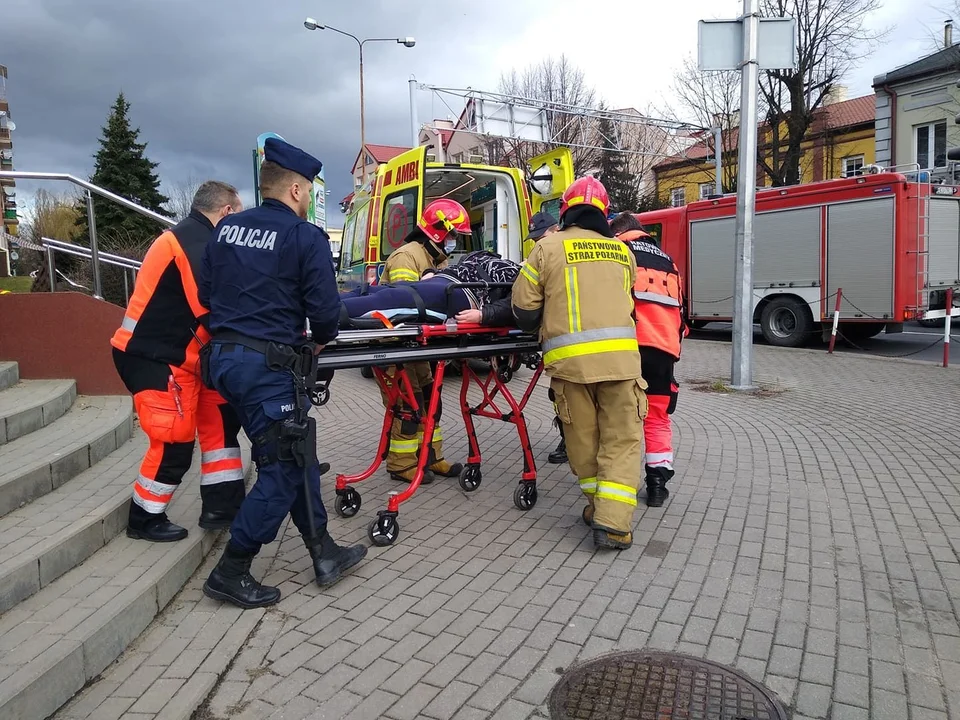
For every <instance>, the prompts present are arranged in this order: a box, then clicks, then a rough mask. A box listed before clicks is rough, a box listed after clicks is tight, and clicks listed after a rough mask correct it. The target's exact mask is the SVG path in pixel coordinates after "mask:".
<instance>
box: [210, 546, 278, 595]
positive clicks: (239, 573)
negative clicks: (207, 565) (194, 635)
mask: <svg viewBox="0 0 960 720" xmlns="http://www.w3.org/2000/svg"><path fill="white" fill-rule="evenodd" d="M253 557H254V554H253V553H248V552H246V551H244V550H240V549H239V548H236V547H234V546H233V544H232V543H227V547H226V549H225V550H224V551H223V557H221V558H220V562H218V563H217V566H216V567H215V568H214V569H213V572H211V573H210V577H208V578H207V581H206V582H205V583H204V584H203V594H204V595H206V596H207V597H210V598H213V599H214V600H225V601H227V602H230V603H233V604H234V605H237V606H239V607H242V608H245V609H249V608H258V607H266V606H267V605H273V604H274V603H276V602H278V601H279V600H280V590H278V589H277V588H275V587H268V586H266V585H261V584H260V583H258V582H257V581H256V580H254V578H253V575H251V574H250V565H251V564H252V563H253Z"/></svg>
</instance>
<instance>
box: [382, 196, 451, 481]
mask: <svg viewBox="0 0 960 720" xmlns="http://www.w3.org/2000/svg"><path fill="white" fill-rule="evenodd" d="M468 234H470V217H469V216H468V215H467V211H466V209H465V208H464V207H463V205H461V204H460V203H458V202H456V201H455V200H450V199H449V198H440V199H437V200H433V201H432V202H430V203H428V204H427V206H426V207H425V208H424V209H423V213H422V214H421V216H420V219H419V220H418V221H417V227H415V228H414V229H413V230H412V231H411V232H410V234H409V235H407V237H406V238H405V239H404V244H403V245H401V246H400V247H399V248H397V249H396V250H394V251H393V252H392V253H391V254H390V256H389V257H388V258H387V262H386V265H385V266H384V269H383V277H382V278H381V282H382V283H383V284H384V285H390V284H394V283H401V282H411V283H412V282H417V281H418V280H420V278H421V277H422V276H423V274H424V273H425V272H426V271H428V270H435V269H437V268H438V267H440V266H441V265H443V263H444V262H445V261H446V260H447V257H448V256H449V255H450V253H452V252H453V251H454V249H455V248H456V247H457V240H458V237H459V236H460V235H468ZM405 367H406V370H407V376H408V377H409V378H410V384H411V385H412V389H413V392H414V393H415V394H416V396H417V404H418V405H419V406H420V408H421V410H426V407H427V403H428V402H429V399H430V396H431V395H432V394H433V374H432V372H431V370H430V363H429V362H414V363H407V364H406V366H405ZM395 372H396V367H395V366H390V367H389V368H387V369H386V374H387V379H388V382H389V381H390V380H391V379H392V378H393V376H394V374H395ZM383 401H384V403H386V401H387V396H386V394H385V393H383ZM441 413H442V406H441V405H440V404H438V405H437V417H436V420H437V422H436V426H435V428H434V431H433V437H432V438H430V443H429V447H430V451H429V452H430V457H429V463H428V467H427V468H426V469H425V470H424V473H423V480H422V481H421V482H422V483H423V484H425V485H426V484H428V483H431V482H433V480H434V476H435V475H442V476H443V477H457V476H458V475H459V474H460V472H461V471H462V470H463V465H461V464H460V463H453V464H450V463H449V462H447V460H446V458H444V456H443V432H442V431H441V430H440V415H441ZM422 435H423V422H420V423H419V424H417V423H415V422H413V421H410V420H403V419H401V418H399V417H395V418H394V420H393V426H392V427H391V428H390V449H389V452H388V454H387V472H388V473H390V477H392V478H393V479H394V480H401V481H403V482H411V481H412V480H413V477H414V475H416V472H417V448H418V447H419V445H420V438H421V437H422Z"/></svg>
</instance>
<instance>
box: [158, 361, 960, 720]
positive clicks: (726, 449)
mask: <svg viewBox="0 0 960 720" xmlns="http://www.w3.org/2000/svg"><path fill="white" fill-rule="evenodd" d="M729 353H730V349H729V346H728V345H725V344H719V343H712V342H691V343H689V344H688V345H686V346H685V350H684V358H683V361H682V363H681V364H680V365H679V366H678V377H679V378H680V380H681V382H682V384H683V386H682V390H681V397H680V403H679V408H678V411H677V414H676V415H675V416H674V418H675V421H676V431H677V438H676V441H677V442H676V444H677V448H678V459H677V466H678V475H677V478H676V479H675V480H674V481H673V482H672V483H671V491H672V493H671V497H670V500H669V502H668V503H667V505H666V506H665V507H664V508H661V509H647V508H645V507H644V506H643V503H641V505H640V508H638V512H637V516H636V522H637V529H636V533H635V543H634V546H633V548H631V549H630V550H627V551H623V552H619V553H616V552H596V553H595V552H594V549H593V545H592V541H591V538H590V534H589V531H588V529H587V528H586V527H585V526H584V525H583V524H582V523H581V522H580V510H581V507H582V505H583V501H582V500H581V496H580V494H579V491H578V489H577V488H576V484H575V482H574V480H573V478H572V476H571V475H570V474H569V472H568V470H567V468H566V466H563V467H555V466H550V465H547V464H546V463H545V458H546V454H547V453H548V452H549V450H550V449H552V447H553V446H554V444H555V442H556V439H557V438H556V436H555V434H554V431H553V430H552V428H551V426H550V421H551V418H552V413H551V409H550V406H549V403H548V402H547V399H546V391H545V390H543V391H542V392H539V391H538V392H537V393H536V395H535V397H534V398H533V399H532V400H531V404H530V407H529V409H528V412H527V416H528V419H529V423H530V432H531V437H532V439H533V443H534V448H535V453H536V456H537V458H538V462H540V463H542V465H541V468H540V472H541V475H540V482H539V488H540V497H539V502H538V503H537V505H536V507H535V508H534V509H532V510H530V511H529V512H526V513H523V512H521V511H519V510H517V509H515V508H514V507H513V504H512V499H511V496H512V492H513V489H514V487H515V484H516V482H517V480H518V478H519V472H520V467H521V460H520V454H519V451H518V443H517V439H516V434H515V431H514V429H513V427H512V426H509V425H504V424H500V423H492V422H489V421H483V420H480V421H478V429H479V436H480V443H481V448H482V449H484V450H486V451H487V452H488V455H487V456H486V459H485V462H484V465H483V478H484V479H483V484H482V486H481V487H480V489H479V490H478V491H476V492H474V493H472V494H469V495H468V494H466V493H463V492H462V491H461V490H460V489H459V487H458V486H457V483H456V481H453V480H438V482H437V483H435V484H434V485H430V486H425V487H423V488H422V489H421V490H420V491H419V492H418V493H417V494H416V495H415V496H414V498H413V499H411V500H410V501H409V502H408V503H405V504H404V505H403V506H402V507H401V512H400V523H401V526H402V531H401V536H400V538H399V540H398V541H397V543H396V544H395V545H394V546H392V547H389V548H383V549H380V548H373V549H371V552H370V555H369V556H368V559H367V560H366V561H365V562H364V563H363V564H362V565H361V566H359V567H358V568H357V569H356V571H355V572H353V573H352V574H351V575H350V576H348V577H347V578H345V579H344V580H343V581H341V582H340V583H338V584H337V585H335V586H333V587H332V588H330V589H328V590H326V591H323V592H321V591H320V589H319V588H318V587H317V586H316V585H315V584H313V582H312V574H311V570H310V566H309V559H308V557H307V554H306V551H305V549H304V547H303V545H302V543H301V541H300V539H299V537H298V536H297V533H296V530H295V529H294V528H293V526H292V525H289V526H287V527H286V529H285V530H284V534H283V536H282V538H283V539H282V542H281V545H280V546H279V551H278V552H277V553H276V556H275V558H274V559H273V560H272V561H270V562H263V563H261V567H266V566H269V571H268V572H267V576H266V581H267V582H271V583H275V584H279V585H280V587H281V588H282V590H283V593H284V599H283V600H282V601H281V603H280V604H279V605H278V606H276V607H274V608H271V609H269V610H267V611H266V612H265V613H264V614H263V615H262V618H260V619H259V622H258V624H257V626H256V627H255V629H254V630H253V631H252V632H251V634H250V636H249V638H248V639H247V641H246V643H245V645H244V646H243V648H242V649H241V650H240V652H239V653H238V654H237V656H236V658H235V659H234V661H233V662H232V664H231V665H230V666H229V668H228V670H227V671H226V672H225V673H224V674H223V676H222V677H221V679H220V681H219V684H218V685H217V686H216V688H215V690H214V691H213V692H212V694H211V695H210V697H209V698H208V702H207V703H206V705H205V706H204V707H202V708H201V709H200V711H198V713H197V714H196V716H195V717H197V718H204V719H206V720H209V719H211V718H223V719H230V720H239V719H243V720H246V719H248V718H250V719H253V718H258V719H259V718H284V719H285V720H297V719H298V718H307V717H310V718H343V717H346V718H350V719H351V720H358V719H360V718H371V719H372V718H381V717H386V718H393V719H394V720H405V719H407V718H419V717H425V718H435V719H438V720H447V719H450V718H455V720H466V719H468V718H487V717H494V718H497V719H498V720H499V719H500V718H503V719H504V720H520V719H522V718H528V717H538V718H540V717H547V711H546V698H547V695H548V693H549V691H550V689H551V688H552V687H553V685H554V684H555V683H556V682H557V680H558V678H559V675H558V672H562V671H563V670H564V669H566V668H567V667H569V666H570V665H571V664H572V663H574V662H576V661H578V660H581V661H582V660H585V659H588V658H592V657H594V656H596V655H598V654H600V653H603V652H606V651H609V650H614V649H640V648H657V649H666V650H677V651H681V652H686V653H690V654H693V655H697V656H702V657H707V658H709V659H712V660H716V661H718V662H721V663H726V664H730V665H734V666H736V667H738V668H740V669H742V670H743V671H745V672H746V673H748V674H749V675H750V676H751V677H753V678H754V679H756V680H758V681H761V682H763V683H765V684H766V685H767V686H768V687H770V688H771V689H772V690H773V691H775V692H776V693H777V694H778V695H779V696H780V698H781V699H782V700H783V701H784V703H785V704H786V705H788V706H789V708H790V709H791V712H792V713H793V718H794V719H795V720H802V719H803V718H832V719H833V720H857V719H861V718H871V719H873V720H884V719H887V718H889V719H890V720H935V719H941V718H951V719H956V718H960V620H958V618H960V615H958V610H960V607H958V603H960V562H958V555H957V547H958V544H960V516H958V511H960V493H958V490H957V483H958V481H960V424H958V422H957V408H958V407H960V372H957V371H956V370H954V369H952V368H951V369H948V370H944V369H942V368H937V367H933V366H930V365H926V364H919V363H905V362H894V361H885V360H879V359H873V358H866V357H857V356H850V355H847V356H828V355H826V353H822V352H813V351H809V352H808V351H798V350H779V349H775V348H757V349H756V355H755V359H756V378H757V380H759V381H761V383H762V387H763V388H764V392H762V393H758V394H756V395H750V394H727V393H723V392H717V391H716V390H718V389H719V388H717V387H715V386H714V385H713V384H712V381H714V380H716V379H717V378H722V377H725V376H726V377H728V376H729ZM524 372H526V371H524ZM521 377H523V375H522V376H521ZM456 380H457V379H456V378H451V379H450V381H449V382H448V384H447V397H448V401H447V405H446V410H445V416H444V417H445V419H444V427H445V436H446V438H447V439H448V442H447V456H448V458H450V459H462V458H463V456H464V454H465V448H466V444H465V442H464V441H463V440H462V432H461V433H458V432H457V429H458V428H459V427H460V425H459V422H458V420H459V418H458V417H457V414H456V406H455V396H454V395H453V393H452V390H453V389H454V388H453V387H452V386H453V385H454V382H455V381H456ZM333 387H334V399H333V400H332V401H331V403H330V405H328V406H327V407H326V408H324V409H323V410H322V411H320V412H319V418H320V420H319V422H320V426H321V430H320V437H321V441H320V442H321V454H322V456H323V457H324V459H328V460H329V461H330V462H331V463H332V464H333V466H334V469H335V470H337V471H357V470H359V469H361V468H362V467H364V466H366V464H367V463H368V462H369V459H370V457H371V456H372V453H373V451H374V448H375V442H376V440H375V437H374V436H373V433H374V432H375V430H374V429H373V428H374V427H376V426H377V425H378V418H379V416H380V413H381V409H380V406H379V402H378V396H377V393H376V392H375V389H374V386H373V384H372V382H371V381H365V380H362V379H361V378H360V377H359V374H358V373H357V372H355V371H345V372H340V373H338V375H337V378H336V380H335V383H334V386H333ZM358 488H359V489H360V491H361V493H362V495H363V507H362V509H361V510H360V513H359V515H358V516H357V517H354V518H352V519H348V520H343V519H340V518H337V517H336V516H333V517H332V518H331V524H330V526H331V531H332V533H333V535H334V536H335V537H336V538H337V539H338V540H339V541H341V542H342V541H348V542H360V541H362V542H366V527H367V524H368V523H369V521H370V520H371V519H372V518H373V517H374V515H375V512H376V510H377V509H379V508H381V507H383V506H384V503H385V499H386V494H387V492H388V491H390V490H395V489H398V486H397V484H396V483H393V482H392V481H390V480H388V479H387V478H386V476H385V473H383V472H382V471H381V472H380V473H378V474H377V475H375V476H374V478H372V479H370V480H368V481H366V482H364V483H361V484H360V485H359V486H358ZM325 498H326V499H327V501H328V506H330V507H331V508H332V505H333V491H332V483H328V484H327V487H326V488H325ZM187 592H190V590H188V591H187ZM192 603H195V604H191V607H192V608H193V609H192V610H190V611H188V612H185V613H184V612H181V620H180V622H187V621H189V618H190V617H191V614H193V613H207V614H209V613H211V612H214V611H216V610H217V607H218V606H217V605H216V604H215V603H213V602H212V601H209V600H207V599H205V598H199V597H197V598H193V600H192ZM157 677H159V675H157ZM158 682H160V681H158Z"/></svg>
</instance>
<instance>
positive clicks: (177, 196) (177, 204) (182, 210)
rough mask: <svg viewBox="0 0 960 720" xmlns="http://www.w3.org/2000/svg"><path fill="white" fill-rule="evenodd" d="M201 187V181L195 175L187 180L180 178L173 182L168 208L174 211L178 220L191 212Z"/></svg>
mask: <svg viewBox="0 0 960 720" xmlns="http://www.w3.org/2000/svg"><path fill="white" fill-rule="evenodd" d="M199 187H200V181H199V180H197V179H196V178H195V177H193V175H190V176H189V177H187V179H186V180H180V181H179V182H176V183H174V184H173V187H172V188H171V190H170V196H169V197H170V200H169V201H168V202H167V210H169V211H170V212H171V213H173V216H174V217H175V218H176V219H177V220H181V219H183V218H185V217H186V216H187V215H189V214H190V206H191V205H193V196H194V195H195V194H196V192H197V188H199Z"/></svg>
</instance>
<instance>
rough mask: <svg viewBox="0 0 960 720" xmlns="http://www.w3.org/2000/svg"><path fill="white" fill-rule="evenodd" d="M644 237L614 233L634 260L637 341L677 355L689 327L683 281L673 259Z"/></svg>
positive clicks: (642, 235)
mask: <svg viewBox="0 0 960 720" xmlns="http://www.w3.org/2000/svg"><path fill="white" fill-rule="evenodd" d="M644 238H649V235H647V234H646V233H644V232H641V231H640V230H629V231H627V232H625V233H622V234H621V235H618V236H617V239H619V240H621V241H623V242H624V243H626V245H627V247H629V248H630V250H631V252H632V253H633V257H634V259H635V260H636V262H637V277H636V281H635V282H634V284H633V300H634V306H635V307H634V310H635V312H636V316H637V344H639V345H641V346H642V347H652V348H657V349H658V350H663V351H664V352H666V353H669V354H670V355H672V356H673V357H675V358H677V359H679V358H680V342H681V341H682V340H683V338H685V337H686V336H687V335H688V334H689V332H690V330H689V329H688V328H687V325H686V323H685V322H684V319H683V318H684V307H683V305H684V298H683V281H682V279H681V277H680V271H679V270H678V269H677V266H676V264H674V262H673V258H671V257H670V256H669V255H667V254H666V253H665V252H663V250H661V249H660V248H658V247H657V246H656V245H654V244H653V243H650V242H646V240H645V239H644Z"/></svg>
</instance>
